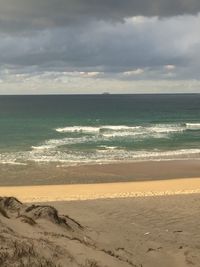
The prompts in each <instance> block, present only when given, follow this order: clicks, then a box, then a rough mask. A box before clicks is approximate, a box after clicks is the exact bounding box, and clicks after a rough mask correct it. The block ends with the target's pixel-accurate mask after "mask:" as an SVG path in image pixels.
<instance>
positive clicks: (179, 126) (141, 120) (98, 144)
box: [0, 94, 200, 165]
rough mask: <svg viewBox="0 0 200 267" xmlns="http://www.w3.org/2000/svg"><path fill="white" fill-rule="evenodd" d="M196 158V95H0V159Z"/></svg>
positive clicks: (199, 150)
mask: <svg viewBox="0 0 200 267" xmlns="http://www.w3.org/2000/svg"><path fill="white" fill-rule="evenodd" d="M175 158H180V159H182V158H184V159H185V158H187V159H191V158H195V159H196V158H197V159H198V158H200V95H198V94H191V95H71V96H69V95H68V96H67V95H65V96H63V95H57V96H56V95H54V96H0V163H6V164H26V163H28V162H38V163H48V162H60V163H62V164H68V165H73V164H78V163H96V162H98V163H103V162H113V161H123V160H133V161H134V160H165V159H175Z"/></svg>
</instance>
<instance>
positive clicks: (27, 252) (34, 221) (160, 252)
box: [0, 178, 200, 267]
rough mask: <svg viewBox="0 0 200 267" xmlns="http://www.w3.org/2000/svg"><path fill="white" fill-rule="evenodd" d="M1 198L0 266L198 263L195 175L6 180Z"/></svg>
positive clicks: (199, 184) (174, 266)
mask: <svg viewBox="0 0 200 267" xmlns="http://www.w3.org/2000/svg"><path fill="white" fill-rule="evenodd" d="M0 196H3V197H4V198H0V243H1V246H0V266H2V267H8V266H13V267H23V266H24V267H30V266H33V267H39V266H40V267H130V266H134V267H160V266H162V267H186V266H187V267H190V266H197V267H198V266H200V245H199V244H200V224H199V222H200V212H199V210H200V178H185V179H171V180H156V181H141V182H123V183H104V184H74V185H42V186H10V187H0ZM8 196H15V197H17V198H19V200H20V201H23V202H26V204H22V203H20V202H18V201H17V200H16V199H14V198H9V197H8ZM66 200H68V201H66ZM72 200H76V201H72ZM80 200H84V201H80ZM29 202H34V203H35V205H33V204H29ZM49 205H51V206H52V207H51V206H49Z"/></svg>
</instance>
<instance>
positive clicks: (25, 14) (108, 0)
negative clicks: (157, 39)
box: [0, 0, 200, 31]
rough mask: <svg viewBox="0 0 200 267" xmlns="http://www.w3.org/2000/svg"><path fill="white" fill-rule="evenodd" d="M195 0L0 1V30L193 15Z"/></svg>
mask: <svg viewBox="0 0 200 267" xmlns="http://www.w3.org/2000/svg"><path fill="white" fill-rule="evenodd" d="M199 11H200V1H199V0H101V1H100V0H6V1H5V0H0V30H4V31H18V30H20V31H22V30H25V29H30V28H32V29H38V28H52V27H55V26H67V25H71V24H74V23H80V22H81V23H83V22H84V21H90V20H96V19H97V20H110V21H122V20H123V19H124V18H127V17H131V16H138V15H142V16H148V17H149V16H160V17H163V16H164V17H166V16H176V15H182V14H196V13H198V12H199Z"/></svg>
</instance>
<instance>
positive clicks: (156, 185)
mask: <svg viewBox="0 0 200 267" xmlns="http://www.w3.org/2000/svg"><path fill="white" fill-rule="evenodd" d="M191 193H200V178H187V179H171V180H157V181H143V182H124V183H105V184H75V185H42V186H17V187H16V186H13V187H12V186H10V187H0V196H14V197H17V198H19V199H20V200H21V201H23V202H47V201H62V200H88V199H101V198H126V197H141V196H162V195H174V194H175V195H177V194H191Z"/></svg>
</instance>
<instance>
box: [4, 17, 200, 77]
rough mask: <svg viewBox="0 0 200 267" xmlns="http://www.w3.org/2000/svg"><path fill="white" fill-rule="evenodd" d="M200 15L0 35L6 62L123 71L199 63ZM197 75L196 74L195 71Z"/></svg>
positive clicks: (43, 67) (47, 68)
mask: <svg viewBox="0 0 200 267" xmlns="http://www.w3.org/2000/svg"><path fill="white" fill-rule="evenodd" d="M199 24H200V15H198V16H181V17H174V18H169V19H163V20H159V19H158V18H144V17H142V18H138V20H132V19H128V20H126V21H125V22H124V23H117V24H112V23H107V22H95V23H94V22H93V23H90V24H89V23H88V24H87V27H85V26H78V27H77V26H76V27H66V28H56V29H52V30H41V31H37V32H35V34H32V35H31V36H21V35H17V36H16V35H5V34H4V35H3V34H1V35H0V39H1V42H0V62H1V64H2V65H16V66H22V67H23V66H24V67H25V66H26V67H29V66H37V67H38V68H40V69H41V70H42V69H44V70H54V68H55V69H56V70H59V69H60V70H61V71H63V70H66V71H74V70H77V71H103V72H124V71H129V70H131V69H135V68H159V67H160V66H161V67H162V66H163V65H167V64H173V65H176V66H181V67H182V68H183V67H186V68H187V67H188V66H189V65H190V66H191V65H192V64H193V63H194V61H195V62H196V65H198V64H199V62H200V58H199V56H198V55H199V54H200V53H199V52H200V35H199ZM195 74H196V73H195Z"/></svg>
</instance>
